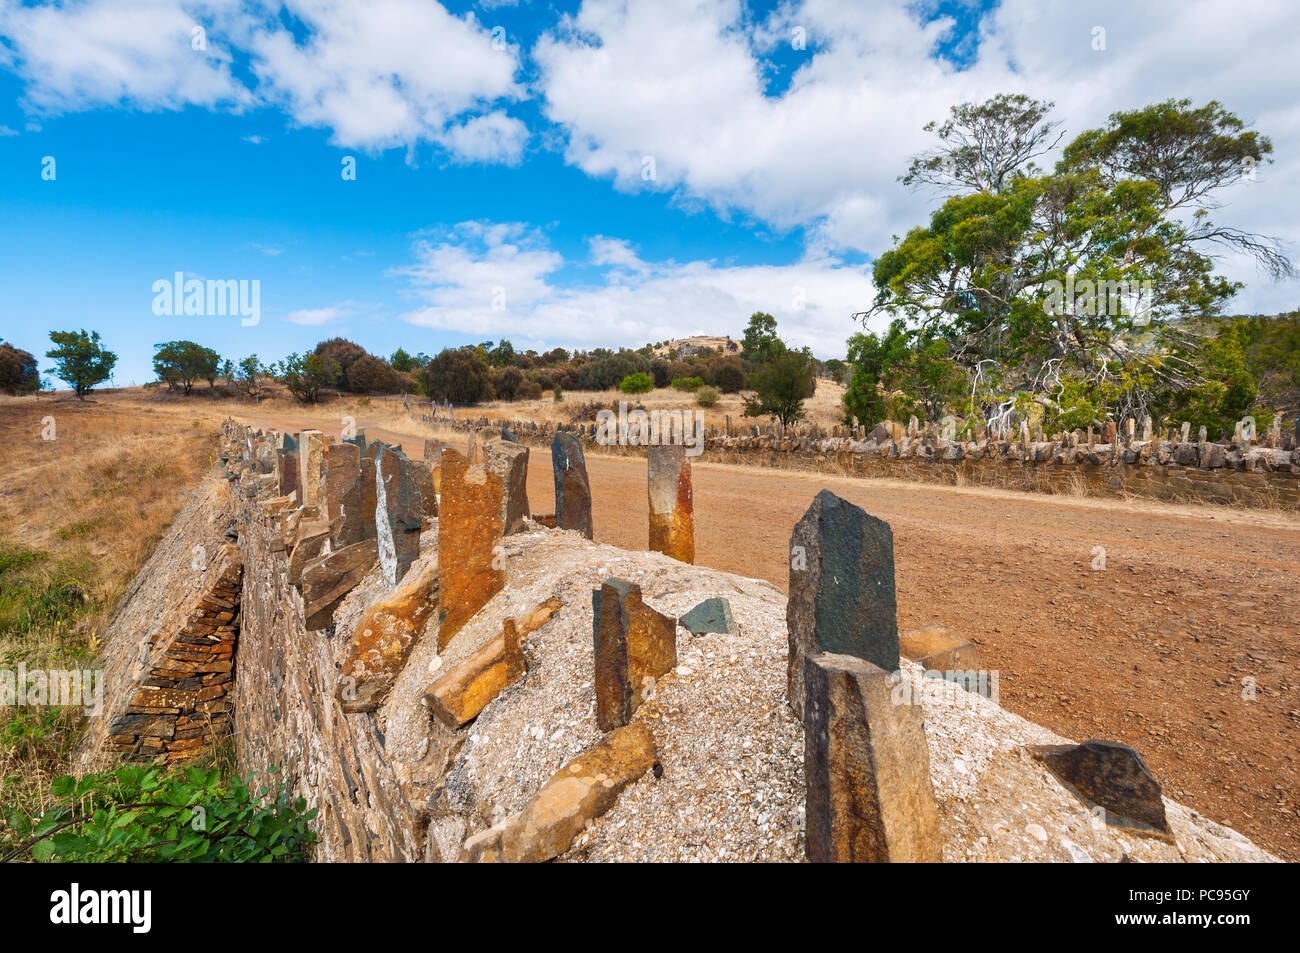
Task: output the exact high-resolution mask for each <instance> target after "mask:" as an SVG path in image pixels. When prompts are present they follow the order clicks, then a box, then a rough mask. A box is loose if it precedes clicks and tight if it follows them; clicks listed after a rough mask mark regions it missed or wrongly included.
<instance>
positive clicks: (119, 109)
mask: <svg viewBox="0 0 1300 953" xmlns="http://www.w3.org/2000/svg"><path fill="white" fill-rule="evenodd" d="M1161 7H1162V3H1152V4H1150V5H1144V6H1143V9H1141V10H1137V11H1133V10H1130V9H1129V7H1128V5H1126V4H1122V3H1114V4H1111V3H1098V4H1094V5H1090V9H1089V10H1088V11H1087V12H1086V13H1084V14H1081V13H1078V12H1069V11H1066V10H1057V9H1055V8H1054V7H1048V8H1047V10H1045V11H1035V10H1034V9H1033V8H1032V6H1030V5H1028V4H1025V3H1021V2H1019V0H1017V2H1009V0H1008V2H1003V3H1001V4H992V3H973V2H972V3H967V2H962V0H949V2H943V3H884V2H881V3H865V2H861V0H858V2H851V3H850V2H844V3H840V2H836V0H809V2H797V0H796V2H789V3H781V4H776V3H764V4H745V3H740V2H738V0H659V2H656V3H643V2H637V0H628V2H622V0H620V2H613V0H609V2H605V0H599V2H587V3H581V4H580V3H576V2H575V3H554V4H550V3H532V4H527V3H524V4H517V5H516V4H510V3H498V4H492V5H488V4H465V3H460V4H456V3H447V4H445V5H439V4H437V3H433V2H429V0H377V2H372V3H369V4H364V5H362V4H356V5H346V4H345V5H342V6H341V7H338V6H331V5H330V4H326V3H317V2H312V0H297V2H290V3H285V4H274V3H269V4H255V3H239V2H234V0H207V2H203V3H189V2H184V0H141V2H138V3H130V4H124V3H119V2H110V0H89V2H80V3H78V2H68V3H64V4H61V5H60V6H57V7H55V6H48V5H45V4H32V3H25V4H19V3H15V2H12V0H0V175H2V176H3V181H4V183H5V185H4V189H3V191H2V192H0V221H3V227H0V279H3V283H4V288H5V292H6V293H5V299H4V303H3V305H0V336H2V337H4V338H5V339H8V340H11V341H12V342H13V343H15V344H16V345H17V346H19V347H23V348H25V349H27V350H30V351H32V352H34V353H38V354H41V353H43V352H44V350H46V349H47V347H48V343H47V341H48V332H49V331H50V330H51V329H56V328H73V327H83V326H84V327H87V328H94V329H97V330H99V331H100V332H101V333H102V334H103V336H104V338H105V339H106V341H107V343H108V344H109V346H110V347H112V348H113V349H114V350H116V351H117V352H118V354H119V363H118V368H117V373H116V375H115V383H118V384H130V383H132V382H135V383H143V382H144V381H145V380H148V379H150V378H151V377H152V373H151V369H150V360H149V358H150V355H151V354H152V348H153V345H154V344H155V343H157V342H160V341H165V340H171V339H178V338H185V339H191V340H195V341H198V342H200V343H202V344H205V345H208V346H210V347H213V348H216V349H217V350H218V351H219V352H221V353H222V354H223V356H229V357H232V358H235V359H238V358H239V357H242V356H244V355H247V354H250V353H257V354H259V355H260V356H262V357H263V358H264V359H267V360H272V359H278V358H280V357H283V356H284V355H285V354H287V353H288V352H290V351H293V350H306V349H310V348H311V347H312V346H314V344H315V343H316V342H317V341H319V340H321V339H323V338H325V337H330V336H334V335H336V334H340V335H344V336H346V337H350V338H352V339H353V340H356V341H357V342H359V343H361V344H362V345H363V346H365V347H366V348H368V349H369V350H371V351H373V352H375V353H379V354H384V355H386V354H389V353H391V352H392V351H393V350H394V349H395V348H396V347H398V346H399V345H400V346H402V347H405V348H406V349H407V350H408V351H413V352H414V351H425V352H428V353H433V352H436V351H437V350H439V349H441V348H442V347H445V346H448V345H456V344H460V343H465V342H467V341H474V342H477V341H481V340H487V339H498V338H500V337H509V338H510V339H512V340H513V341H514V342H515V343H516V346H521V347H529V346H534V347H538V348H543V347H549V346H553V345H564V346H568V347H575V346H576V347H593V346H618V345H629V346H638V345H640V344H642V343H645V342H647V341H658V340H662V339H665V338H669V337H675V336H680V335H686V334H691V333H731V334H736V335H738V334H739V333H740V332H741V330H742V329H743V327H744V324H745V321H746V319H747V318H748V315H749V314H750V313H751V312H752V311H753V310H756V309H758V308H762V309H763V310H767V311H770V312H772V313H773V314H775V315H776V316H777V318H778V321H779V324H780V327H781V331H782V334H783V336H785V337H786V338H787V339H789V340H791V341H792V342H793V343H795V344H801V345H802V344H807V345H809V346H811V347H812V348H813V349H814V351H816V352H817V353H818V354H820V355H822V356H824V357H830V356H837V355H841V354H842V353H843V348H844V341H845V338H846V337H847V335H848V334H850V333H852V331H853V330H855V329H856V326H855V325H854V323H853V322H852V320H851V319H850V317H849V315H850V314H851V312H852V311H854V310H859V309H861V308H864V307H866V306H867V305H868V304H869V303H870V295H871V285H870V262H871V260H872V258H873V257H874V256H875V255H877V254H879V253H880V251H882V250H884V249H885V248H887V247H888V245H889V243H890V238H891V236H892V235H894V234H901V233H902V232H903V231H905V230H906V229H907V228H909V227H911V226H912V225H915V224H917V223H919V222H920V221H922V220H923V218H924V216H925V214H926V212H927V211H928V209H929V208H930V207H931V205H932V204H933V203H934V197H933V196H928V195H924V194H917V193H914V192H911V191H909V190H906V189H904V188H903V187H902V186H901V185H900V184H899V183H898V182H897V181H896V180H897V177H898V175H899V174H900V173H901V172H902V171H903V169H904V168H905V166H906V162H907V157H908V156H909V155H911V154H913V153H915V152H918V151H920V150H921V149H924V148H925V147H926V146H927V139H926V137H925V134H924V133H922V132H921V129H920V127H921V126H922V125H923V124H924V123H925V122H926V121H928V120H930V119H941V118H942V116H943V114H944V112H946V110H947V108H948V106H949V105H951V104H953V103H956V102H961V101H964V100H969V99H978V98H983V97H984V96H987V95H992V94H993V93H996V92H1000V91H1004V90H1010V91H1025V92H1029V93H1031V94H1033V95H1037V96H1041V97H1047V98H1052V99H1054V100H1055V101H1056V102H1057V104H1058V114H1057V115H1058V118H1061V119H1063V120H1064V121H1065V123H1066V127H1067V130H1069V131H1071V132H1078V131H1080V130H1082V129H1083V128H1087V127H1088V126H1089V125H1095V124H1097V123H1098V122H1100V121H1101V120H1103V119H1104V117H1105V116H1106V115H1107V114H1108V113H1109V112H1111V111H1113V110H1115V109H1120V108H1132V107H1134V106H1139V105H1143V104H1145V103H1147V102H1151V101H1155V100H1157V99H1160V98H1164V97H1166V96H1169V95H1174V94H1180V95H1191V96H1193V98H1198V99H1206V98H1210V97H1215V98H1219V99H1221V100H1223V101H1224V102H1225V104H1226V105H1228V106H1229V108H1232V109H1235V110H1236V111H1238V112H1239V114H1240V115H1242V116H1243V117H1244V118H1247V119H1248V120H1251V121H1253V122H1254V123H1255V124H1256V125H1257V126H1258V127H1259V128H1260V129H1262V130H1263V131H1264V132H1265V133H1267V134H1269V135H1271V136H1272V138H1273V140H1274V143H1275V145H1276V146H1277V147H1278V148H1277V154H1278V163H1277V164H1276V165H1275V166H1273V167H1271V168H1270V170H1269V171H1268V172H1267V174H1266V175H1264V176H1263V177H1262V178H1263V180H1264V181H1263V182H1262V183H1261V184H1258V186H1259V187H1257V188H1254V189H1253V190H1246V189H1243V190H1241V194H1240V195H1235V196H1232V197H1231V205H1230V209H1229V210H1230V212H1231V215H1229V216H1227V217H1228V218H1229V219H1230V220H1231V223H1232V224H1234V225H1237V226H1239V227H1244V228H1249V229H1252V230H1258V231H1262V232H1265V233H1267V234H1271V235H1277V236H1278V237H1281V238H1283V239H1284V240H1287V241H1291V242H1295V241H1297V240H1300V232H1297V225H1296V224H1295V223H1297V222H1300V215H1298V214H1297V212H1300V201H1298V199H1297V191H1296V187H1295V186H1294V185H1293V184H1292V183H1293V182H1294V181H1296V177H1295V173H1296V172H1300V165H1297V162H1296V156H1295V152H1296V149H1295V148H1294V147H1296V146H1300V111H1298V107H1297V106H1296V104H1295V102H1294V90H1295V89H1296V88H1300V76H1298V75H1296V70H1297V65H1296V64H1297V61H1300V57H1296V56H1295V55H1294V54H1295V53H1296V52H1297V50H1296V49H1295V48H1294V47H1295V46H1296V42H1297V41H1296V40H1295V37H1296V36H1297V35H1298V31H1297V29H1296V27H1297V26H1300V23H1297V22H1296V21H1297V17H1296V15H1295V14H1294V13H1292V12H1291V11H1290V10H1288V9H1287V7H1286V6H1285V5H1277V6H1273V5H1270V4H1267V3H1264V4H1260V5H1259V6H1258V7H1257V8H1252V10H1254V12H1253V13H1252V15H1251V17H1239V16H1235V15H1231V14H1230V9H1231V8H1230V6H1225V5H1224V4H1218V5H1217V6H1216V5H1214V4H1208V3H1195V2H1193V3H1185V4H1179V5H1176V9H1177V10H1178V11H1179V13H1178V17H1177V18H1175V17H1173V16H1172V14H1171V11H1172V10H1173V9H1175V7H1170V8H1169V9H1168V10H1163V11H1162V10H1161V9H1159V8H1161ZM1098 23H1101V24H1104V25H1105V28H1106V30H1107V34H1108V38H1109V44H1108V48H1107V50H1105V51H1103V52H1101V53H1100V54H1099V52H1098V51H1096V50H1094V49H1093V48H1092V46H1091V44H1090V40H1091V36H1092V30H1093V28H1094V27H1095V26H1096V25H1097V24H1098ZM196 26H198V27H202V29H203V31H204V33H203V39H204V41H205V44H204V46H205V48H204V49H201V50H195V49H194V48H193V47H194V32H193V31H194V28H195V27H196ZM494 40H495V41H496V42H495V43H494ZM502 41H504V42H502ZM1247 51H1249V55H1246V54H1247ZM1288 74H1289V75H1288ZM1288 146H1290V147H1292V148H1288ZM47 156H49V157H53V159H54V163H55V178H54V179H53V180H52V181H51V180H47V179H43V178H42V174H41V173H42V168H43V161H44V160H45V157H47ZM349 156H350V157H353V158H354V159H355V163H356V172H357V174H356V178H355V180H354V181H345V180H344V178H343V177H342V175H341V174H340V173H341V169H342V162H343V160H344V158H345V157H349ZM648 168H653V175H652V176H651V175H647V169H648ZM1224 270H1225V271H1226V272H1227V273H1229V274H1231V275H1232V276H1233V277H1239V278H1240V279H1241V280H1243V281H1246V282H1247V285H1248V289H1247V292H1246V293H1245V294H1243V296H1242V299H1241V300H1240V301H1239V302H1238V305H1239V306H1240V307H1241V309H1242V310H1280V309H1283V308H1293V307H1295V306H1296V305H1297V304H1298V303H1300V294H1297V289H1296V288H1295V286H1294V283H1293V284H1292V285H1290V286H1277V285H1272V284H1269V283H1268V282H1266V281H1264V279H1262V278H1261V277H1260V276H1259V275H1258V274H1256V273H1255V272H1254V271H1253V266H1251V265H1249V264H1248V263H1243V262H1233V261H1228V262H1225V263H1224ZM177 271H181V272H184V273H185V274H186V276H187V277H197V278H201V279H222V280H225V279H235V280H240V279H244V280H257V281H259V282H260V288H261V315H260V321H259V322H258V324H257V325H256V326H251V327H250V326H243V325H241V323H240V321H239V320H238V318H231V317H229V316H224V317H223V316H168V315H162V316H159V315H156V314H154V313H153V309H152V303H153V298H154V295H153V292H152V290H151V289H152V286H153V283H154V282H155V281H157V280H159V279H170V278H171V277H172V275H173V274H174V273H175V272H177ZM45 363H47V362H42V366H43V367H44V366H45Z"/></svg>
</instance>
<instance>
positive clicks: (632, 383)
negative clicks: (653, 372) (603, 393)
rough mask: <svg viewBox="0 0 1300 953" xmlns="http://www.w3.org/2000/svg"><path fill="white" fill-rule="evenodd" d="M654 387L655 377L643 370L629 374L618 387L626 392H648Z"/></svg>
mask: <svg viewBox="0 0 1300 953" xmlns="http://www.w3.org/2000/svg"><path fill="white" fill-rule="evenodd" d="M654 387H655V379H654V378H653V377H651V376H650V375H649V374H645V373H643V372H641V371H638V372H637V373H635V374H629V375H627V377H625V378H623V380H622V381H621V382H620V383H619V385H618V389H619V390H621V391H622V392H623V393H625V394H648V393H649V392H650V391H652V390H654Z"/></svg>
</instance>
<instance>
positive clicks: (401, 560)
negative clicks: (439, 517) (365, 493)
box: [375, 444, 424, 588]
mask: <svg viewBox="0 0 1300 953" xmlns="http://www.w3.org/2000/svg"><path fill="white" fill-rule="evenodd" d="M376 446H378V448H379V449H378V451H377V452H376V454H375V529H376V531H377V533H378V537H379V562H380V565H381V566H382V567H383V570H384V581H385V582H386V583H388V586H389V587H390V588H391V587H393V586H396V585H397V584H398V582H400V581H401V579H402V577H403V576H404V575H406V570H407V569H409V568H410V567H411V563H413V562H415V560H416V558H417V557H418V556H419V555H420V530H421V529H422V528H423V526H424V500H423V497H422V495H421V493H420V488H419V487H418V486H417V485H416V483H415V481H414V480H412V479H411V475H410V473H409V471H408V468H407V466H408V464H409V462H410V461H408V460H407V459H406V455H405V454H404V453H402V451H400V450H394V449H393V448H392V447H389V446H387V445H385V444H377V445H376Z"/></svg>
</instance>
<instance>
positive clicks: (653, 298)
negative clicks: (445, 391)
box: [392, 222, 872, 357]
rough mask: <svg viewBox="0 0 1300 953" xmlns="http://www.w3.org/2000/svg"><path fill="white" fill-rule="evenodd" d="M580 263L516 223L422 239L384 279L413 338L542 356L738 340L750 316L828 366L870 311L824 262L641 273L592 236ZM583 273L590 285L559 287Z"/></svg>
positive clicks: (626, 248) (858, 292)
mask: <svg viewBox="0 0 1300 953" xmlns="http://www.w3.org/2000/svg"><path fill="white" fill-rule="evenodd" d="M589 249H590V255H589V257H588V259H587V260H586V261H569V260H566V259H565V258H564V257H563V256H562V255H560V254H559V253H557V252H555V251H554V250H552V249H551V248H550V246H549V243H548V242H547V241H546V239H545V237H544V236H543V235H542V234H541V233H540V232H539V231H537V230H535V229H532V228H530V227H529V226H527V225H525V224H522V223H488V222H464V223H461V224H459V225H457V226H455V227H454V228H453V229H451V230H449V231H447V232H443V233H439V234H438V235H437V236H425V237H422V238H420V239H419V240H418V241H417V242H416V243H415V246H414V248H413V257H414V261H413V262H412V263H411V264H409V265H407V266H405V267H402V268H399V269H395V270H394V271H393V272H392V274H393V275H394V276H398V277H404V278H406V279H407V280H408V282H409V286H408V293H409V294H411V295H413V296H414V297H415V298H416V299H417V300H418V301H419V305H418V306H417V307H415V308H413V309H411V310H410V311H408V312H407V313H405V314H403V315H402V318H403V319H404V320H406V321H408V322H410V323H411V324H415V325H418V326H421V327H428V328H436V329H439V330H445V331H457V332H461V333H471V334H475V335H482V336H483V337H494V338H495V337H509V338H512V339H514V340H516V341H519V340H527V341H530V342H537V343H538V344H539V345H543V346H553V345H565V346H577V347H583V348H590V347H621V346H627V345H629V344H639V343H644V342H647V341H658V340H662V339H665V338H675V337H682V336H686V335H690V334H699V333H713V334H717V333H731V334H733V335H735V336H737V337H739V336H740V334H741V332H742V331H743V330H744V327H745V324H746V322H747V321H748V319H749V316H750V315H751V314H752V313H753V312H755V311H768V312H770V313H772V314H773V315H775V316H776V318H777V320H778V322H779V325H780V330H781V335H782V337H783V338H784V339H785V340H786V341H787V342H788V343H791V344H793V345H795V346H799V347H801V346H804V345H807V346H809V347H812V348H813V349H814V351H815V352H817V353H818V354H820V355H821V356H824V357H830V356H834V355H835V354H836V353H837V352H839V351H841V350H842V343H843V342H844V340H845V339H846V338H847V337H848V336H849V335H850V334H851V333H853V331H855V330H859V327H858V326H857V325H856V324H855V323H854V322H853V321H852V319H851V318H850V314H851V313H852V312H854V311H857V310H861V309H862V308H864V307H866V306H867V305H869V304H870V302H871V297H872V289H871V280H870V271H869V269H867V268H865V267H860V266H853V265H847V264H845V263H843V262H842V261H840V260H838V259H835V258H830V257H822V258H814V259H808V260H805V261H801V262H798V263H795V264H791V265H724V264H719V263H717V262H714V261H692V262H685V263H678V262H657V263H652V262H647V261H644V260H642V259H641V258H640V257H639V256H638V255H637V253H636V251H635V250H634V248H633V247H632V245H631V243H629V242H627V241H625V240H622V239H617V238H609V237H606V236H600V237H597V238H593V239H591V240H590V242H589ZM580 266H581V267H591V268H594V269H595V270H596V272H597V274H598V278H596V279H595V280H593V281H591V282H589V283H586V284H581V283H574V282H564V283H561V282H560V281H559V280H558V273H559V272H560V271H561V270H562V269H569V268H572V267H580Z"/></svg>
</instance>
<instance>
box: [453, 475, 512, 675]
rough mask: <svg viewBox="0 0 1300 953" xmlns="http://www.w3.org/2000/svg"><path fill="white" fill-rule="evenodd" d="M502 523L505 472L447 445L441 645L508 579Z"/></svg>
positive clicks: (499, 589) (498, 590)
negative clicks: (501, 474) (484, 464)
mask: <svg viewBox="0 0 1300 953" xmlns="http://www.w3.org/2000/svg"><path fill="white" fill-rule="evenodd" d="M502 529H503V525H502V519H501V476H500V474H498V473H495V472H493V471H492V470H490V469H489V468H487V467H485V466H482V465H481V464H470V463H469V462H468V461H467V460H466V459H465V457H464V456H463V455H462V454H460V453H458V452H456V451H455V450H444V451H443V454H442V507H441V513H440V515H439V518H438V583H439V586H438V588H439V603H440V612H439V617H440V618H439V624H438V651H442V650H443V649H444V648H446V646H447V643H449V642H450V641H451V640H452V638H453V637H454V636H455V635H456V633H457V632H459V631H460V630H461V628H462V627H464V625H465V623H466V622H468V621H469V620H470V619H471V618H473V616H474V614H475V613H476V612H478V610H479V609H481V608H483V606H485V605H486V604H487V602H488V600H489V599H491V598H492V597H493V596H495V595H496V594H497V593H498V592H500V591H501V589H502V587H503V586H504V585H505V572H504V571H503V567H502V565H501V557H500V553H501V550H500V545H501V537H502Z"/></svg>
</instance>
